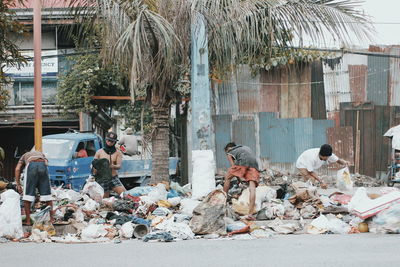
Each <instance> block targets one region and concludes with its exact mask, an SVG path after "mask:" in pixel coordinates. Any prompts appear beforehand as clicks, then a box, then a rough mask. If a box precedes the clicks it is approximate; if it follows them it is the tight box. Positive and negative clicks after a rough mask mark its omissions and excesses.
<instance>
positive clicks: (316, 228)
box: [307, 214, 351, 234]
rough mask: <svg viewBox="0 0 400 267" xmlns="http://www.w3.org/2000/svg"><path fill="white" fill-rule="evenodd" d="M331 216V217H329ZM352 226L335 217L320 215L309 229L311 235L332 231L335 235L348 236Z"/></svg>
mask: <svg viewBox="0 0 400 267" xmlns="http://www.w3.org/2000/svg"><path fill="white" fill-rule="evenodd" d="M328 216H329V215H328ZM350 229H351V228H350V226H349V225H348V224H347V223H345V222H343V221H342V220H340V219H338V218H336V217H335V216H334V215H331V216H329V218H328V217H326V216H324V215H322V214H321V215H320V216H319V217H318V218H316V219H314V220H313V221H312V222H311V224H310V225H309V226H308V228H307V233H309V234H322V233H325V232H327V231H331V232H332V233H334V234H347V233H349V231H350Z"/></svg>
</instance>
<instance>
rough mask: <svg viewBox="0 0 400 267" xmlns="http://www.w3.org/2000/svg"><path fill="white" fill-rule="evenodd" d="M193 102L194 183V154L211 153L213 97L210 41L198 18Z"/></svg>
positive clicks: (190, 125) (194, 32)
mask: <svg viewBox="0 0 400 267" xmlns="http://www.w3.org/2000/svg"><path fill="white" fill-rule="evenodd" d="M191 43H192V48H191V63H192V70H191V87H192V88H191V101H190V106H189V109H188V125H187V127H188V136H187V144H188V146H187V149H188V166H187V167H188V175H189V177H188V179H189V182H192V172H193V169H192V151H193V150H212V151H215V149H214V141H213V135H212V121H211V97H210V95H211V93H210V79H209V67H208V40H207V32H206V25H205V23H204V18H203V17H202V16H201V15H200V14H197V16H195V17H193V21H192V25H191Z"/></svg>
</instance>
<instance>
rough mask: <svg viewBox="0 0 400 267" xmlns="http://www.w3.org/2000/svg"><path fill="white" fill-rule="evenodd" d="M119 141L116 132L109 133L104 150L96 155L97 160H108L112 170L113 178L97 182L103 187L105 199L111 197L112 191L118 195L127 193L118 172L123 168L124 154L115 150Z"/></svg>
mask: <svg viewBox="0 0 400 267" xmlns="http://www.w3.org/2000/svg"><path fill="white" fill-rule="evenodd" d="M117 141H118V139H117V134H116V133H114V132H108V133H107V135H106V142H105V146H104V148H102V149H100V150H98V151H97V152H96V154H95V155H94V158H95V159H107V160H108V162H109V167H110V169H111V177H108V179H107V177H106V178H105V179H102V180H101V181H98V180H96V181H97V182H98V183H99V184H100V185H101V187H103V189H104V197H105V198H106V197H109V196H110V191H111V190H113V191H114V192H116V193H117V194H118V195H119V194H121V193H122V192H125V191H126V189H125V187H124V185H123V184H122V183H121V181H120V180H119V178H118V170H119V169H120V168H121V163H122V153H121V152H120V151H117V149H116V148H115V144H116V142H117ZM95 171H96V170H95ZM95 177H96V175H95ZM102 177H104V176H102Z"/></svg>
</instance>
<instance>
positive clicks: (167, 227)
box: [155, 217, 194, 240]
mask: <svg viewBox="0 0 400 267" xmlns="http://www.w3.org/2000/svg"><path fill="white" fill-rule="evenodd" d="M155 228H156V229H158V230H162V231H165V232H168V233H170V234H171V235H172V236H173V237H174V238H175V239H181V240H189V239H193V238H194V233H193V232H192V230H191V229H190V227H189V225H187V224H186V223H184V222H174V218H173V217H172V218H170V219H168V220H165V221H163V222H161V223H159V224H157V225H156V226H155Z"/></svg>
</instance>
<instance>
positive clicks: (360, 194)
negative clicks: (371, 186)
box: [347, 187, 372, 212]
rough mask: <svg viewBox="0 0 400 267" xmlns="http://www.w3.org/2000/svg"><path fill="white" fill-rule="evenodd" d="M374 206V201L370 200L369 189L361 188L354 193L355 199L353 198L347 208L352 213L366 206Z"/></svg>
mask: <svg viewBox="0 0 400 267" xmlns="http://www.w3.org/2000/svg"><path fill="white" fill-rule="evenodd" d="M371 204H372V199H370V198H369V197H368V195H367V189H365V188H364V187H360V188H358V189H357V191H356V192H355V193H354V195H353V197H352V198H351V200H350V202H349V204H348V205H347V208H348V209H349V212H352V211H353V210H354V209H357V208H362V207H364V206H369V205H371Z"/></svg>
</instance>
